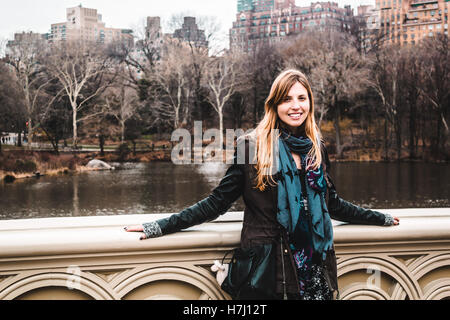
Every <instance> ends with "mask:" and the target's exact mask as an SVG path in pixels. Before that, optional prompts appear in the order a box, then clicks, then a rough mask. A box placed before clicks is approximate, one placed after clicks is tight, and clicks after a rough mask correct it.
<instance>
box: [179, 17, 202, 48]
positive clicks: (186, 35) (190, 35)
mask: <svg viewBox="0 0 450 320" xmlns="http://www.w3.org/2000/svg"><path fill="white" fill-rule="evenodd" d="M173 38H176V39H180V40H182V41H186V42H189V43H191V44H193V45H194V46H195V47H196V48H205V49H207V48H208V41H206V36H205V31H204V30H200V29H199V28H198V26H197V23H196V22H195V17H184V22H183V25H182V26H181V29H177V30H175V32H174V33H173Z"/></svg>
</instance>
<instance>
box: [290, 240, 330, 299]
mask: <svg viewBox="0 0 450 320" xmlns="http://www.w3.org/2000/svg"><path fill="white" fill-rule="evenodd" d="M293 256H294V261H295V265H296V267H297V275H298V279H299V285H300V293H299V294H300V299H302V300H332V299H333V294H332V291H331V290H330V288H329V286H328V282H327V280H326V278H325V270H324V268H323V267H322V265H321V264H320V263H315V261H314V259H313V252H312V248H306V249H302V250H297V251H294V252H293Z"/></svg>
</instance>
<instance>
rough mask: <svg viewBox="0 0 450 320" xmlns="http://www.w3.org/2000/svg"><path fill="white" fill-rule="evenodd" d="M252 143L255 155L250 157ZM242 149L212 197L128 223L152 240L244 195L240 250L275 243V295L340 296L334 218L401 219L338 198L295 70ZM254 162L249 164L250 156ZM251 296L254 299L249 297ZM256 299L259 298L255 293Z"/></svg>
mask: <svg viewBox="0 0 450 320" xmlns="http://www.w3.org/2000/svg"><path fill="white" fill-rule="evenodd" d="M252 144H253V145H254V146H255V147H254V148H253V150H255V152H254V158H252V157H250V150H251V149H252V148H251V146H252ZM240 147H243V150H244V151H245V154H244V155H245V156H248V158H245V161H244V163H243V164H241V163H240V162H241V161H238V160H239V159H240V154H239V152H235V158H234V163H233V164H232V165H231V166H230V168H229V169H228V170H227V172H226V174H225V176H224V177H223V179H222V180H221V182H220V184H219V186H218V187H216V188H215V189H214V190H213V191H212V193H211V195H210V196H208V197H207V198H206V199H203V200H201V201H199V202H198V203H196V204H195V205H193V206H191V207H189V208H187V209H185V210H183V211H182V212H180V213H179V214H174V215H172V216H170V217H168V218H166V219H160V220H157V221H153V222H150V223H144V224H143V225H138V226H130V227H125V230H127V231H129V232H136V231H137V232H144V235H143V236H142V237H141V239H147V238H154V237H159V236H162V235H166V234H169V233H173V232H177V231H179V230H182V229H185V228H188V227H191V226H193V225H196V224H200V223H203V222H206V221H210V220H214V219H216V218H217V217H218V216H219V215H221V214H223V213H225V212H226V211H227V210H228V209H229V208H230V206H231V204H232V203H233V202H234V201H235V200H237V199H238V198H239V197H240V196H241V195H242V196H243V199H244V203H245V210H244V220H243V228H242V233H241V248H252V247H255V246H258V245H261V244H267V243H274V246H279V247H280V248H282V251H281V252H282V254H277V255H276V256H275V257H276V258H275V260H276V262H275V265H276V275H275V277H276V287H275V288H274V292H276V297H277V298H280V299H281V298H289V299H305V300H309V299H314V300H328V299H333V298H336V296H337V293H338V291H337V290H338V286H337V270H336V269H337V268H336V256H335V252H334V247H333V228H332V224H331V219H330V217H331V218H333V219H336V220H340V221H345V222H349V223H355V224H372V225H397V224H398V223H399V219H398V218H396V217H395V218H393V217H392V216H391V215H389V214H386V215H385V214H382V213H380V212H377V211H373V210H366V209H363V208H360V207H358V206H355V205H353V204H351V203H348V202H346V201H345V200H342V199H340V198H339V197H338V196H337V194H336V189H335V187H334V185H333V182H332V180H331V178H330V175H329V168H330V162H329V159H328V154H327V151H326V148H325V145H324V144H323V143H322V142H321V140H320V135H319V130H318V128H317V126H316V123H315V120H314V99H313V94H312V91H311V88H310V85H309V83H308V80H307V79H306V77H305V76H304V75H303V74H302V73H301V72H299V71H296V70H287V71H284V72H282V73H281V74H280V75H279V76H278V77H277V78H276V79H275V81H274V83H273V85H272V88H271V90H270V94H269V97H268V98H267V100H266V103H265V116H264V118H263V119H262V121H261V122H260V123H259V124H258V126H257V127H256V129H255V130H254V131H253V132H252V133H250V134H247V135H246V136H244V137H243V138H240V139H238V147H237V150H240ZM252 160H253V161H252ZM250 298H251V297H250ZM255 298H257V297H255Z"/></svg>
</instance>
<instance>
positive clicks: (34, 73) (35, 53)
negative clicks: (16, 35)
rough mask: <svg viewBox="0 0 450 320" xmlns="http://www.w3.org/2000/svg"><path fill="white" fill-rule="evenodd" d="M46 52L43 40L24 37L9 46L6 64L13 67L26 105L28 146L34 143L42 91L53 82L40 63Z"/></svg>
mask: <svg viewBox="0 0 450 320" xmlns="http://www.w3.org/2000/svg"><path fill="white" fill-rule="evenodd" d="M43 50H44V44H43V41H42V40H38V39H35V38H31V37H24V38H23V39H21V40H19V41H15V42H12V43H11V44H10V45H9V46H8V50H7V51H8V54H7V55H6V57H5V62H6V63H7V64H9V65H10V66H12V69H13V70H14V73H15V77H14V78H13V79H15V81H17V82H18V83H19V87H20V88H21V90H22V95H23V101H24V105H25V111H26V114H25V117H26V121H27V130H28V132H27V138H28V146H31V144H32V142H33V134H34V129H35V128H36V123H35V122H34V120H35V117H36V108H37V101H38V98H39V96H40V95H41V92H42V89H43V88H44V87H45V86H46V85H48V84H49V82H50V81H51V80H50V79H48V78H47V77H46V74H45V73H44V72H43V71H44V69H43V66H42V65H41V64H40V63H39V55H40V54H41V53H42V52H43Z"/></svg>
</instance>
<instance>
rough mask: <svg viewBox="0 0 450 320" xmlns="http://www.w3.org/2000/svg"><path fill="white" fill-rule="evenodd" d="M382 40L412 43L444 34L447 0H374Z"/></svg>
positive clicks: (446, 30)
mask: <svg viewBox="0 0 450 320" xmlns="http://www.w3.org/2000/svg"><path fill="white" fill-rule="evenodd" d="M376 9H377V10H379V13H380V16H379V19H380V31H379V32H380V35H381V36H382V39H383V42H384V43H397V44H400V45H403V44H415V43H417V41H418V40H420V39H423V38H425V37H432V36H434V35H437V34H445V35H448V20H449V11H450V1H449V0H376Z"/></svg>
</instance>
